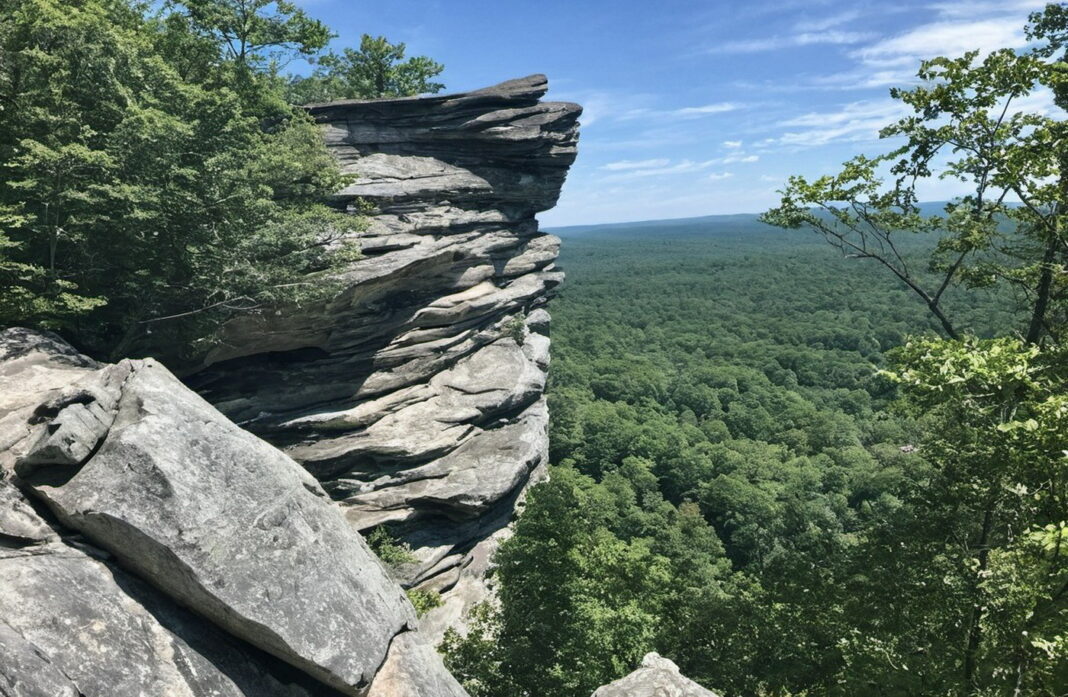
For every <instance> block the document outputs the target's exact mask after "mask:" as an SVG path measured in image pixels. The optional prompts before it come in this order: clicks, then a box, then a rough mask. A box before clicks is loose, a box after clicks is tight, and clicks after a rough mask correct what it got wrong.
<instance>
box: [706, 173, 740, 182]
mask: <svg viewBox="0 0 1068 697" xmlns="http://www.w3.org/2000/svg"><path fill="white" fill-rule="evenodd" d="M733 176H734V172H713V173H712V174H710V175H708V179H710V180H711V181H714V182H715V181H721V180H723V179H730V178H731V177H733Z"/></svg>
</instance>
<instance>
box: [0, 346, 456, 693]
mask: <svg viewBox="0 0 1068 697" xmlns="http://www.w3.org/2000/svg"><path fill="white" fill-rule="evenodd" d="M70 354H71V352H70V351H69V347H63V346H61V345H59V344H57V343H56V341H55V338H54V337H50V336H47V335H40V334H35V333H30V332H26V331H24V330H4V331H2V332H0V355H2V356H7V357H8V360H7V361H3V360H0V376H2V377H3V381H2V382H0V414H3V415H4V416H3V418H5V419H6V420H7V421H6V423H7V424H8V425H9V426H12V427H13V428H15V430H16V432H17V433H18V434H19V437H18V438H13V439H11V441H10V445H9V446H8V447H7V448H6V449H5V451H4V453H5V459H4V460H3V462H5V463H7V466H5V467H3V468H0V543H3V544H0V630H3V631H0V641H2V642H3V643H4V645H5V646H6V647H10V655H11V656H13V657H15V658H12V660H11V661H10V662H8V663H6V664H5V666H4V668H3V670H4V671H6V673H10V675H8V676H7V677H8V680H9V682H12V684H19V685H29V686H30V687H32V688H33V689H40V690H48V689H53V687H50V686H51V685H52V683H53V682H54V680H53V679H55V680H58V678H56V676H57V675H60V676H66V677H67V678H68V679H69V680H70V681H71V682H72V683H73V684H74V685H76V686H77V688H78V690H80V691H81V693H82V694H85V695H90V696H95V695H100V696H101V697H103V696H104V695H109V696H110V695H118V696H125V695H131V697H132V695H160V696H161V697H162V696H163V695H168V696H170V695H189V696H190V697H200V696H201V695H204V696H207V695H235V696H236V695H249V696H251V695H283V694H284V695H294V696H296V695H305V694H324V695H326V694H348V695H354V696H359V697H362V696H363V695H365V694H366V693H367V692H368V691H369V690H370V689H371V686H372V684H373V683H374V682H375V680H376V676H378V674H379V672H380V670H381V669H382V667H383V666H384V665H386V663H387V658H390V657H391V656H392V657H393V658H392V659H391V660H392V662H393V663H392V665H396V663H397V662H398V661H401V662H402V663H403V664H404V669H405V671H407V672H406V673H405V674H411V675H420V676H424V678H422V680H423V682H426V681H428V680H429V681H431V682H432V683H433V684H434V685H436V686H437V687H435V690H436V691H435V692H434V693H432V694H433V695H447V696H456V697H462V696H463V695H464V692H463V690H462V688H460V686H459V685H458V684H457V683H456V681H455V680H453V679H452V677H451V676H450V675H449V674H448V672H447V671H446V670H445V669H444V667H443V665H442V663H441V660H440V658H438V657H437V655H436V654H435V653H434V652H433V651H432V650H426V651H424V650H422V649H418V647H421V646H426V641H425V639H424V638H423V636H422V635H421V634H420V633H419V632H418V631H417V630H416V624H417V623H416V619H415V614H414V610H413V609H412V607H411V604H410V603H409V602H408V600H407V598H406V597H405V595H404V592H403V591H402V589H401V588H400V587H399V586H398V585H397V584H396V583H395V582H394V581H393V580H392V578H391V577H390V575H389V574H388V573H387V571H386V570H385V568H384V567H383V566H382V564H381V563H380V562H379V560H378V559H377V558H376V557H375V556H374V554H373V553H372V552H371V551H370V550H369V549H368V547H367V546H366V544H365V543H364V542H363V540H362V538H361V537H360V535H359V534H358V533H357V532H356V530H355V529H354V528H353V527H352V526H351V525H350V524H349V523H348V522H347V521H346V520H345V517H344V515H343V513H342V511H341V509H340V508H339V506H338V505H337V504H336V503H334V502H333V501H332V500H331V499H330V498H329V497H328V496H327V495H326V494H325V492H324V491H323V490H322V489H321V487H320V486H319V484H318V483H317V482H316V480H315V479H314V478H313V477H312V476H311V475H309V474H308V473H307V471H306V470H305V469H304V468H302V467H301V466H300V465H298V464H297V463H296V462H294V461H293V460H292V459H291V458H289V457H288V456H286V455H285V454H283V453H281V452H280V451H278V450H277V449H275V448H274V447H273V446H271V445H269V444H268V443H266V442H265V441H263V440H260V439H259V438H257V437H255V436H253V435H251V434H250V433H248V432H246V431H244V430H242V429H241V428H239V427H237V426H236V425H234V424H233V423H231V422H230V421H229V420H227V419H226V418H225V417H224V416H223V415H222V414H220V413H219V412H218V411H217V410H215V409H214V408H213V407H212V406H211V405H210V404H208V403H207V402H206V401H204V400H203V399H202V398H201V397H199V396H198V395H196V394H195V393H194V392H192V391H191V390H189V389H188V388H186V387H185V386H184V385H183V384H182V383H181V382H180V381H179V380H177V378H175V377H174V376H173V375H172V374H171V373H170V372H169V371H168V370H167V369H166V368H164V367H163V366H162V365H160V364H158V363H157V362H155V361H152V360H144V361H128V360H127V361H121V362H120V363H117V364H114V365H98V364H94V363H92V362H89V361H81V362H79V361H77V360H75V359H73V358H72V357H71V355H70ZM24 373H28V377H30V378H32V379H33V381H35V382H34V384H38V385H41V386H44V387H43V391H42V392H41V393H39V394H38V395H37V397H36V399H34V398H33V396H32V395H31V394H29V393H28V392H27V391H26V390H25V389H22V388H16V389H8V387H9V386H11V387H14V386H16V385H21V384H23V383H22V382H21V381H22V379H23V374H24ZM20 490H21V491H20ZM27 495H29V496H30V498H27ZM35 501H36V503H35ZM75 535H77V536H75ZM120 567H121V570H120ZM183 608H186V609H183ZM190 611H192V612H190ZM398 642H400V643H399V644H398ZM401 646H403V647H409V648H408V649H407V650H405V651H403V652H400V648H398V647H401ZM411 647H416V648H411ZM398 652H400V653H398ZM398 656H401V658H398ZM35 666H36V667H35ZM52 668H54V669H55V670H52ZM35 671H37V673H39V674H40V676H41V679H40V681H37V682H34V681H33V680H32V679H30V678H28V677H27V676H28V675H29V676H32V675H33V674H35ZM396 673H397V670H396V668H391V675H394V676H395V675H396ZM0 674H5V673H2V672H0ZM278 676H281V677H278ZM389 682H391V683H396V682H397V679H396V678H395V677H394V678H391V679H390V681H389ZM55 684H56V685H57V687H55V688H54V689H55V690H56V691H57V692H56V693H57V694H62V693H63V690H64V689H66V687H65V686H64V684H63V683H62V681H59V682H56V683H55ZM20 689H23V688H20ZM27 689H29V688H27ZM406 689H409V690H414V692H412V694H426V695H427V697H430V693H420V692H419V688H418V685H412V686H408V687H407V688H406ZM23 691H24V692H25V693H26V694H34V693H33V692H32V691H26V690H23Z"/></svg>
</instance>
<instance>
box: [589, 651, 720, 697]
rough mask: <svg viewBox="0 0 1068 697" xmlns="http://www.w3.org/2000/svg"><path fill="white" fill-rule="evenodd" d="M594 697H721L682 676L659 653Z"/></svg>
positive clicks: (595, 693)
mask: <svg viewBox="0 0 1068 697" xmlns="http://www.w3.org/2000/svg"><path fill="white" fill-rule="evenodd" d="M592 697H719V696H718V695H717V694H716V693H715V692H712V691H711V690H706V689H705V688H703V687H701V686H700V685H698V684H697V683H695V682H694V681H693V680H690V679H689V678H687V677H685V676H684V675H682V674H681V673H680V672H679V667H678V666H677V665H675V663H674V662H673V661H671V660H669V659H667V658H664V657H662V656H660V655H659V654H657V653H647V654H645V658H643V659H642V664H641V666H640V667H639V668H638V669H637V670H635V671H634V672H633V673H630V674H629V675H626V676H624V677H622V678H620V679H619V680H616V681H615V682H610V683H608V684H607V685H602V686H601V687H599V688H597V690H596V691H595V692H594V693H593V695H592Z"/></svg>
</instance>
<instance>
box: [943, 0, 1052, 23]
mask: <svg viewBox="0 0 1068 697" xmlns="http://www.w3.org/2000/svg"><path fill="white" fill-rule="evenodd" d="M1046 1H1047V0H987V1H986V2H984V1H983V0H964V1H963V2H961V1H959V0H958V2H936V3H932V4H930V5H928V7H929V8H930V9H932V10H935V11H937V12H938V13H939V14H940V15H942V16H943V17H946V18H953V19H962V18H963V19H974V18H976V17H982V16H985V15H992V14H993V15H997V14H1022V13H1028V12H1033V11H1034V10H1041V9H1042V8H1043V7H1045V6H1046Z"/></svg>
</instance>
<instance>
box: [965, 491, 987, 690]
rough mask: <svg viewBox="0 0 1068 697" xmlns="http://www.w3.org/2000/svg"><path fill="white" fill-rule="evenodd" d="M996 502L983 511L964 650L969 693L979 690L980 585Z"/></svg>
mask: <svg viewBox="0 0 1068 697" xmlns="http://www.w3.org/2000/svg"><path fill="white" fill-rule="evenodd" d="M993 508H994V504H993V503H991V504H989V505H988V506H987V508H986V511H985V512H984V513H983V528H982V531H981V532H980V534H979V544H978V547H979V569H978V571H976V574H975V576H976V578H975V587H974V590H973V596H972V612H971V618H970V620H969V623H968V625H969V626H968V644H967V646H966V648H965V650H964V687H965V689H966V690H967V691H968V694H976V693H977V692H978V688H979V686H978V676H977V675H976V672H977V665H976V663H977V656H978V653H979V645H980V644H981V643H982V640H983V628H982V621H983V605H982V602H981V599H980V597H979V594H980V589H979V585H980V584H981V583H982V579H983V575H984V574H985V573H986V570H987V567H988V565H989V563H990V533H991V531H992V530H993V527H994V510H993Z"/></svg>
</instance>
